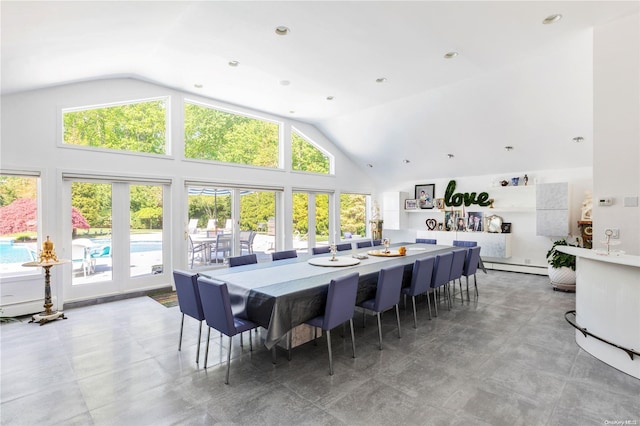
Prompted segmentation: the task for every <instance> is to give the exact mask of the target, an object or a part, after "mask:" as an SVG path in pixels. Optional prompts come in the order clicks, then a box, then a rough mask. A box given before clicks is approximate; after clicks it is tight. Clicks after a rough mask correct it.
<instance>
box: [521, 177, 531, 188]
mask: <svg viewBox="0 0 640 426" xmlns="http://www.w3.org/2000/svg"><path fill="white" fill-rule="evenodd" d="M522 180H523V181H524V186H527V184H528V183H529V176H527V175H524V178H523V179H522Z"/></svg>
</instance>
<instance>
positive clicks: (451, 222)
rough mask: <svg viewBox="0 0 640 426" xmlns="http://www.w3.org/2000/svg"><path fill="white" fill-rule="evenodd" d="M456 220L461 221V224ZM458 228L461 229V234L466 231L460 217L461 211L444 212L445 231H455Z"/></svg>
mask: <svg viewBox="0 0 640 426" xmlns="http://www.w3.org/2000/svg"><path fill="white" fill-rule="evenodd" d="M458 219H462V224H460V225H459V224H458ZM459 226H460V227H461V229H460V231H461V232H464V231H465V230H466V226H465V222H464V218H463V217H462V211H460V210H451V211H446V212H444V230H445V231H457V230H458V227H459Z"/></svg>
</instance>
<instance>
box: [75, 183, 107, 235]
mask: <svg viewBox="0 0 640 426" xmlns="http://www.w3.org/2000/svg"><path fill="white" fill-rule="evenodd" d="M71 205H72V206H73V207H75V208H77V209H78V210H79V211H80V213H82V215H83V216H84V218H85V219H86V220H87V222H88V223H89V225H91V227H92V228H111V185H110V184H108V183H91V182H73V183H71Z"/></svg>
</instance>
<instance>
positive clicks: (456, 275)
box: [449, 249, 467, 303]
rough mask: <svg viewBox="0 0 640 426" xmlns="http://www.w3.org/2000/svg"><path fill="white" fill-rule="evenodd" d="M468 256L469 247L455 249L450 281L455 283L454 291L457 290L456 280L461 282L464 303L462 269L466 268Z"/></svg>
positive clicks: (461, 298)
mask: <svg viewBox="0 0 640 426" xmlns="http://www.w3.org/2000/svg"><path fill="white" fill-rule="evenodd" d="M466 258H467V249H459V250H454V251H453V260H452V261H451V272H449V281H450V282H452V283H453V293H454V295H455V292H456V280H458V281H459V282H460V300H461V301H462V303H464V298H463V297H462V271H463V270H464V261H465V259H466Z"/></svg>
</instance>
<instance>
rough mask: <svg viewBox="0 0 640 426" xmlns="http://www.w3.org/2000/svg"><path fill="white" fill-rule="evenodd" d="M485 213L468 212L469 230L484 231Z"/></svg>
mask: <svg viewBox="0 0 640 426" xmlns="http://www.w3.org/2000/svg"><path fill="white" fill-rule="evenodd" d="M483 219H484V214H483V213H482V212H468V213H467V230H468V231H470V232H483V231H484V221H483Z"/></svg>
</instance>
